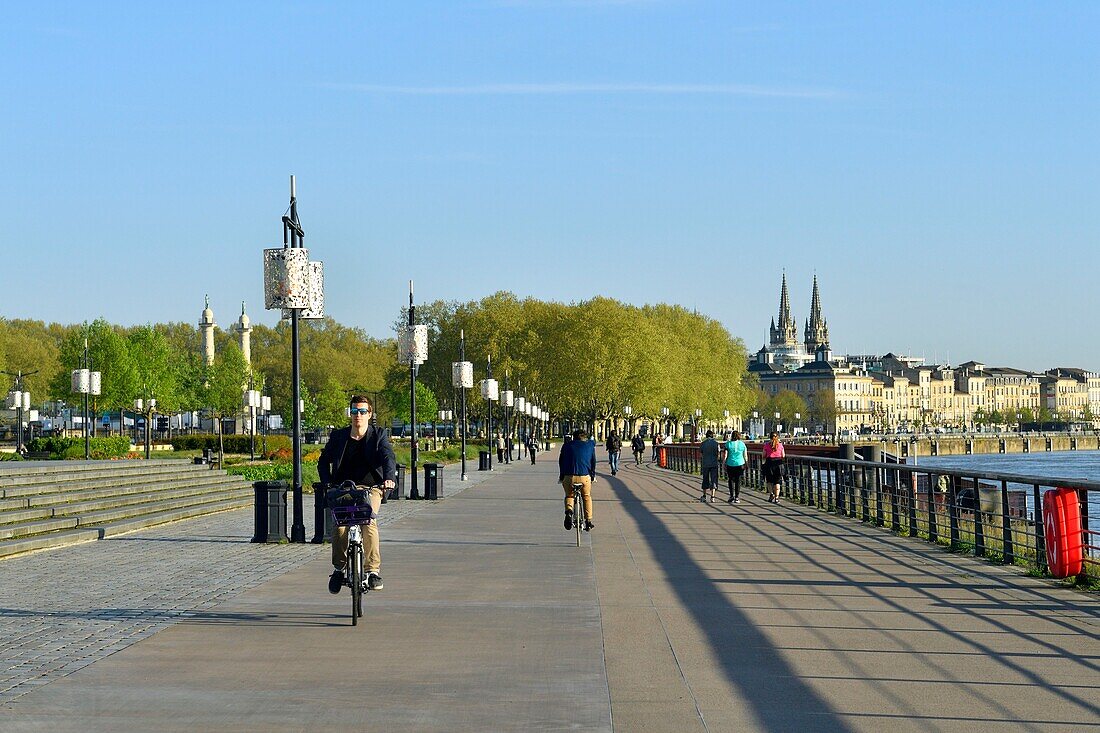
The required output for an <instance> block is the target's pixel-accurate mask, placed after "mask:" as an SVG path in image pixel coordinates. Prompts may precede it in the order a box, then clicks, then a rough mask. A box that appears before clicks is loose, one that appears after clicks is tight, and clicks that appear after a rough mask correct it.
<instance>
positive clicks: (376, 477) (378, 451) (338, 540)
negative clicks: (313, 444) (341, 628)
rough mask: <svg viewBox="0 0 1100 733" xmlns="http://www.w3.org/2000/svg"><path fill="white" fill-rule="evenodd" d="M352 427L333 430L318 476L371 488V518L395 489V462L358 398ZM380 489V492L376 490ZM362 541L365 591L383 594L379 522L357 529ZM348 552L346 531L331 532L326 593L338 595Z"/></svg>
mask: <svg viewBox="0 0 1100 733" xmlns="http://www.w3.org/2000/svg"><path fill="white" fill-rule="evenodd" d="M350 412H351V426H350V427H346V428H338V429H337V430H333V431H332V434H331V435H330V436H329V439H328V443H326V444H325V449H324V450H323V451H321V458H320V460H318V462H317V473H318V476H319V477H320V479H321V483H325V484H339V483H342V482H344V481H349V480H350V481H354V482H355V483H356V484H357V485H359V486H370V487H371V490H370V500H369V501H370V506H371V509H373V510H374V514H376V515H377V514H378V508H379V507H380V506H381V505H382V493H383V490H388V489H392V488H393V487H394V486H396V483H395V480H396V478H397V458H396V457H395V456H394V454H393V446H391V445H390V441H389V438H387V437H386V433H385V432H384V431H382V430H380V429H379V428H377V427H374V426H372V425H371V416H372V415H373V414H374V405H373V404H372V403H371V401H370V400H369V399H368V398H366V397H362V396H360V395H355V396H354V397H352V398H351V410H350ZM378 484H381V485H382V488H380V487H379V486H378ZM360 529H361V530H362V532H363V537H364V539H365V547H364V548H363V549H364V551H365V554H366V568H365V569H366V572H367V587H368V588H370V589H371V590H382V556H381V554H380V553H379V551H378V522H376V521H374V522H371V523H370V524H364V525H361V526H360ZM347 552H348V529H347V527H334V528H333V530H332V565H333V568H334V570H333V571H332V575H331V576H329V580H328V590H329V593H334V594H335V593H339V592H340V587H341V586H343V584H344V562H345V558H346V556H347Z"/></svg>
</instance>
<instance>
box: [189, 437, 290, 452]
mask: <svg viewBox="0 0 1100 733" xmlns="http://www.w3.org/2000/svg"><path fill="white" fill-rule="evenodd" d="M171 443H172V449H173V450H203V449H204V448H209V449H211V450H217V449H218V436H217V435H215V434H213V433H195V434H194V435H177V436H175V437H173V438H172V440H171ZM222 443H223V445H224V446H225V452H226V453H250V452H251V451H252V436H251V435H226V436H223V438H222ZM262 446H263V439H262V438H261V437H260V436H259V435H257V436H256V450H257V451H259V450H260V449H261V448H262ZM280 448H286V449H287V450H288V451H289V450H290V438H289V437H288V436H286V435H269V436H267V450H268V452H269V453H270V452H272V451H275V450H279V449H280Z"/></svg>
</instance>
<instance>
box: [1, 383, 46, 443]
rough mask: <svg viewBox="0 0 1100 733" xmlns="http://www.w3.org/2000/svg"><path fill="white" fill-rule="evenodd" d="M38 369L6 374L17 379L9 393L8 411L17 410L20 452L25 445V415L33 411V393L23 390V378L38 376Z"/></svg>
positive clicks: (16, 423)
mask: <svg viewBox="0 0 1100 733" xmlns="http://www.w3.org/2000/svg"><path fill="white" fill-rule="evenodd" d="M38 371H39V370H37V369H35V370H34V371H33V372H26V373H24V372H22V371H18V372H4V374H7V375H8V376H11V377H15V386H14V387H12V391H11V392H9V393H8V409H9V410H15V447H16V450H18V449H19V448H20V447H22V445H23V413H24V412H30V409H31V393H30V392H27V391H25V390H24V389H23V378H24V377H29V376H30V375H32V374H38Z"/></svg>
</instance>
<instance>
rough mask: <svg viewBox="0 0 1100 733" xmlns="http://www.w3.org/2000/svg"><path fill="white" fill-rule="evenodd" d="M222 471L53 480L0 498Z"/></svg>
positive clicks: (10, 489) (6, 490)
mask: <svg viewBox="0 0 1100 733" xmlns="http://www.w3.org/2000/svg"><path fill="white" fill-rule="evenodd" d="M225 475H226V473H225V472H224V471H210V470H205V471H202V472H190V471H173V472H164V471H161V472H156V473H152V474H145V473H138V472H130V473H128V474H127V475H124V476H108V477H96V478H79V479H70V480H61V479H56V478H55V479H54V480H52V481H51V482H49V483H41V484H24V485H20V486H9V487H7V488H3V489H0V497H3V498H9V499H10V498H15V497H20V496H37V495H45V494H65V493H69V492H72V491H82V490H84V489H95V488H105V489H109V488H114V487H122V486H133V485H140V484H142V483H146V484H148V483H150V482H158V483H159V482H161V481H169V480H173V479H175V480H181V481H182V480H194V479H197V478H203V477H206V476H225Z"/></svg>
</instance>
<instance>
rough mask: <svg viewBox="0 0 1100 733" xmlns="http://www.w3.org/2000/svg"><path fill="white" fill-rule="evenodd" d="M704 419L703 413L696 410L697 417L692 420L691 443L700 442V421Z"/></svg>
mask: <svg viewBox="0 0 1100 733" xmlns="http://www.w3.org/2000/svg"><path fill="white" fill-rule="evenodd" d="M702 417H703V411H702V410H700V409H699V408H695V416H694V417H693V418H692V420H691V442H692V443H698V442H699V420H700V419H701V418H702Z"/></svg>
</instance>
